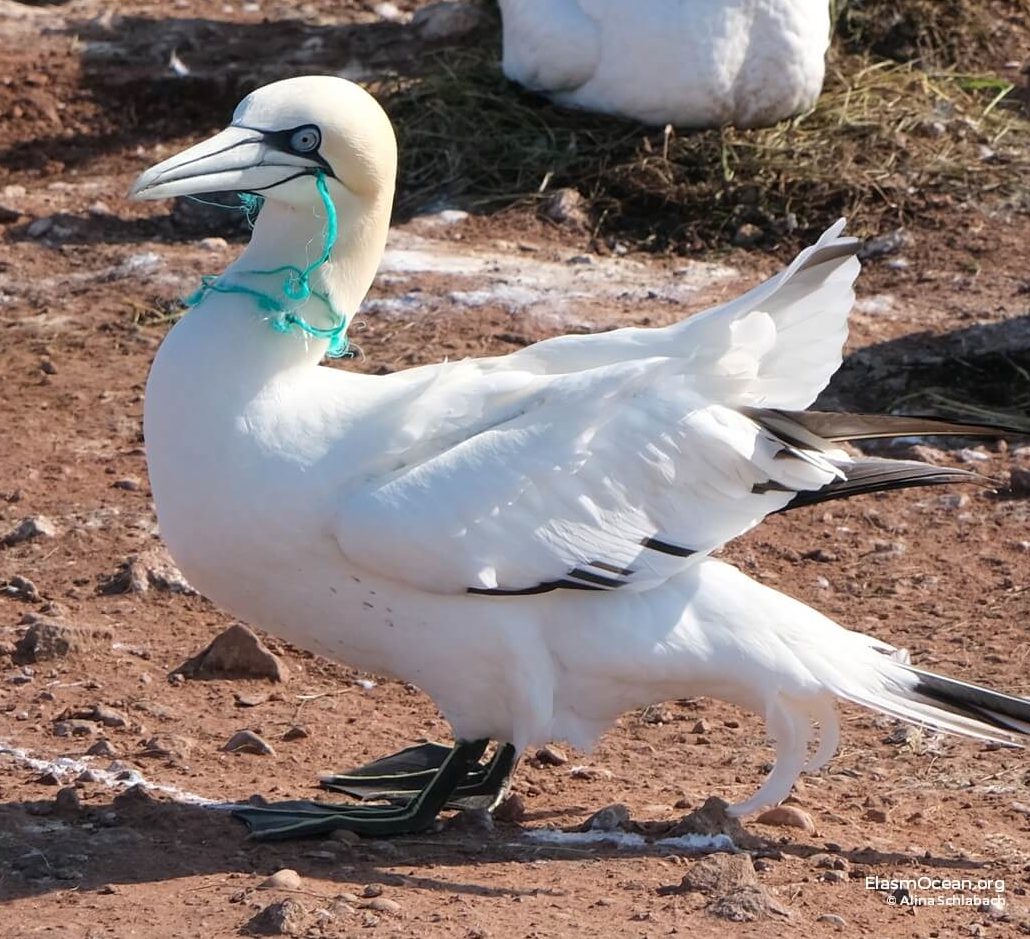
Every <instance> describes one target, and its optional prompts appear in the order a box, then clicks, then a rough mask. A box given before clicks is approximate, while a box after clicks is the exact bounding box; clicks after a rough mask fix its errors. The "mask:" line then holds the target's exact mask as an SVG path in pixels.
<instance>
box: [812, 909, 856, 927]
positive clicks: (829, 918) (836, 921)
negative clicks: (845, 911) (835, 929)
mask: <svg viewBox="0 0 1030 939" xmlns="http://www.w3.org/2000/svg"><path fill="white" fill-rule="evenodd" d="M816 922H818V923H829V924H830V925H831V926H839V927H841V928H842V929H843V928H844V927H845V926H847V925H848V921H847V920H846V919H845V918H844V917H843V916H838V915H837V914H836V913H823V915H822V916H820V917H819V918H818V919H817V920H816Z"/></svg>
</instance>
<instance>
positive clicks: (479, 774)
mask: <svg viewBox="0 0 1030 939" xmlns="http://www.w3.org/2000/svg"><path fill="white" fill-rule="evenodd" d="M450 752H451V748H450V747H448V746H445V745H444V744H441V743H422V744H417V745H415V746H411V747H406V748H405V749H403V750H400V751H398V752H397V753H393V754H390V755H389V756H384V757H381V758H380V759H378V760H373V761H372V762H371V763H366V764H365V765H364V766H360V767H358V768H357V769H352V770H348V771H346V772H344V773H337V774H334V775H332V776H324V777H322V780H321V785H322V788H323V789H329V790H331V791H333V792H343V793H346V794H347V795H349V796H354V797H355V798H357V799H363V800H366V801H372V800H386V801H390V802H396V803H404V802H407V801H408V800H410V799H411V798H412V796H413V795H414V794H415V793H417V792H420V791H421V790H422V789H424V788H425V786H426V785H428V784H429V782H430V781H431V780H432V778H433V776H434V775H435V773H436V772H437V770H438V769H439V767H440V766H441V765H442V764H443V762H444V760H445V759H446V758H447V756H448V754H449V753H450ZM515 763H516V753H515V748H514V747H513V746H512V745H511V744H504V745H502V746H499V747H498V748H497V752H496V753H495V754H494V756H493V758H492V759H491V760H489V761H488V762H486V763H481V762H477V763H476V764H475V765H474V766H473V767H472V768H471V769H470V770H469V771H468V773H467V774H466V776H465V779H464V780H463V781H462V783H461V784H460V785H459V786H458V787H457V788H456V789H455V790H454V793H453V794H452V795H451V798H450V799H449V800H448V801H447V808H453V809H469V808H491V807H493V806H494V805H495V804H496V803H497V802H498V801H500V799H501V798H502V797H503V796H504V793H505V792H506V791H507V787H508V781H509V780H510V778H511V775H512V772H513V771H514V769H515Z"/></svg>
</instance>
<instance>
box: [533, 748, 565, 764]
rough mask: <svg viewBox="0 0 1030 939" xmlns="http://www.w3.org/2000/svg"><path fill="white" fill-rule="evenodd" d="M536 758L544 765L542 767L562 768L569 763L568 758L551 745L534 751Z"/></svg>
mask: <svg viewBox="0 0 1030 939" xmlns="http://www.w3.org/2000/svg"><path fill="white" fill-rule="evenodd" d="M536 758H537V759H538V760H539V761H540V762H541V763H543V764H544V766H564V765H565V764H566V763H568V762H569V758H568V757H567V756H566V755H565V754H564V753H563V752H562V750H560V749H559V748H558V747H556V746H554V745H553V744H548V745H547V746H546V747H541V748H540V749H539V750H537V751H536Z"/></svg>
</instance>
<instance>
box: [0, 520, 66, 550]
mask: <svg viewBox="0 0 1030 939" xmlns="http://www.w3.org/2000/svg"><path fill="white" fill-rule="evenodd" d="M56 537H57V526H56V525H55V524H54V523H53V522H52V521H50V519H48V518H47V517H46V516H45V515H30V516H29V517H28V518H23V519H22V520H21V521H20V522H18V524H17V525H15V526H14V528H12V529H11V530H10V531H8V532H7V533H6V534H4V535H0V547H5V548H12V547H14V546H15V545H17V544H21V543H22V542H23V541H32V540H33V539H35V538H56Z"/></svg>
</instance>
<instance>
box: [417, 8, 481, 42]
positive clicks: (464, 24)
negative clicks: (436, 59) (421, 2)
mask: <svg viewBox="0 0 1030 939" xmlns="http://www.w3.org/2000/svg"><path fill="white" fill-rule="evenodd" d="M484 18H485V17H484V12H483V10H482V9H480V7H478V6H477V5H476V4H474V3H467V2H460V0H452V2H443V3H431V4H429V5H428V6H424V7H422V8H421V9H419V10H417V11H416V12H415V15H414V16H413V17H412V18H411V25H412V27H413V28H414V29H417V30H418V32H419V36H420V37H421V39H422V40H423V41H424V42H433V41H435V40H442V39H456V38H458V37H459V36H464V35H465V34H466V33H470V32H472V31H473V30H474V29H477V28H478V27H479V26H480V25H481V24H482V23H483V22H484Z"/></svg>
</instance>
